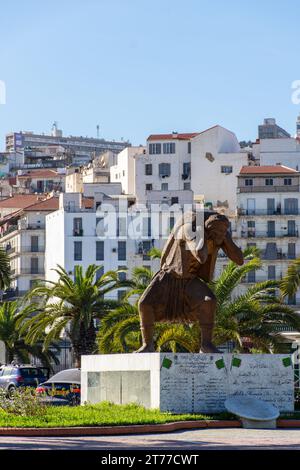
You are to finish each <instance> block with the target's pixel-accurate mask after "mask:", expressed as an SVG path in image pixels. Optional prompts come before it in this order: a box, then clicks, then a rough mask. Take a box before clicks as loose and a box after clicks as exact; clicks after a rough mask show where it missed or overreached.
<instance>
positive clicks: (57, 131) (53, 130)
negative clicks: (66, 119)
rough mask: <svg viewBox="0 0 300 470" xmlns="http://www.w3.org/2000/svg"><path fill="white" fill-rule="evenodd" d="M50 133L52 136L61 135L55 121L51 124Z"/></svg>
mask: <svg viewBox="0 0 300 470" xmlns="http://www.w3.org/2000/svg"><path fill="white" fill-rule="evenodd" d="M51 135H52V137H62V130H60V129H58V127H57V121H54V123H53V124H52V129H51Z"/></svg>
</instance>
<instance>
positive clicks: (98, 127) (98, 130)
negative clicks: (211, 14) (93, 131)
mask: <svg viewBox="0 0 300 470" xmlns="http://www.w3.org/2000/svg"><path fill="white" fill-rule="evenodd" d="M99 136H100V126H99V124H97V139H99Z"/></svg>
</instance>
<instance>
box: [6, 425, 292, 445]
mask: <svg viewBox="0 0 300 470" xmlns="http://www.w3.org/2000/svg"><path fill="white" fill-rule="evenodd" d="M1 449H10V450H13V449H16V450H18V449H28V450H34V449H39V450H43V449H45V450H50V449H55V450H62V449H69V450H112V449H127V450H131V449H143V450H145V449H146V450H150V449H165V450H168V449H169V450H171V449H179V450H184V449H191V450H192V449H197V450H217V449H220V450H223V449H232V450H234V449H243V450H251V449H265V450H270V449H276V450H292V449H294V450H300V430H292V429H282V430H262V429H259V430H253V429H251V430H248V429H201V430H193V431H178V432H174V433H169V434H144V435H133V436H103V437H102V436H101V437H94V436H93V437H92V436H91V437H77V436H76V437H23V438H22V437H4V436H1V437H0V450H1Z"/></svg>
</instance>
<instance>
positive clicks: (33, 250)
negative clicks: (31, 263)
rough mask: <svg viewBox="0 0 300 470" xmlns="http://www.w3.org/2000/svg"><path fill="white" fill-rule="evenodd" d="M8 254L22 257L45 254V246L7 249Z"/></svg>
mask: <svg viewBox="0 0 300 470" xmlns="http://www.w3.org/2000/svg"><path fill="white" fill-rule="evenodd" d="M5 251H6V253H7V254H8V255H9V256H10V255H11V256H13V255H21V254H23V253H44V252H45V247H44V246H22V247H15V246H13V247H11V248H6V249H5Z"/></svg>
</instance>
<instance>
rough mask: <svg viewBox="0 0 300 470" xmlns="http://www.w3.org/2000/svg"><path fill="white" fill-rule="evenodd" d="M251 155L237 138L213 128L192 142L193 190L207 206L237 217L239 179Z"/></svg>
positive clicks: (222, 130) (226, 131)
mask: <svg viewBox="0 0 300 470" xmlns="http://www.w3.org/2000/svg"><path fill="white" fill-rule="evenodd" d="M248 158H249V157H248V153H247V151H242V150H241V148H240V145H239V142H238V140H237V138H236V136H235V134H234V133H233V132H231V131H229V130H227V129H225V128H224V127H222V126H219V125H217V126H214V127H212V128H210V129H207V130H205V131H203V132H200V133H199V134H197V135H196V136H194V137H193V139H192V141H191V189H192V191H193V192H194V197H199V196H202V197H203V198H204V200H205V204H206V206H211V207H212V208H214V209H217V210H223V211H224V212H225V213H226V214H227V215H229V216H234V215H235V213H236V206H237V197H236V184H237V183H236V177H237V175H238V174H239V172H240V169H241V168H242V166H244V165H248Z"/></svg>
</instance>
